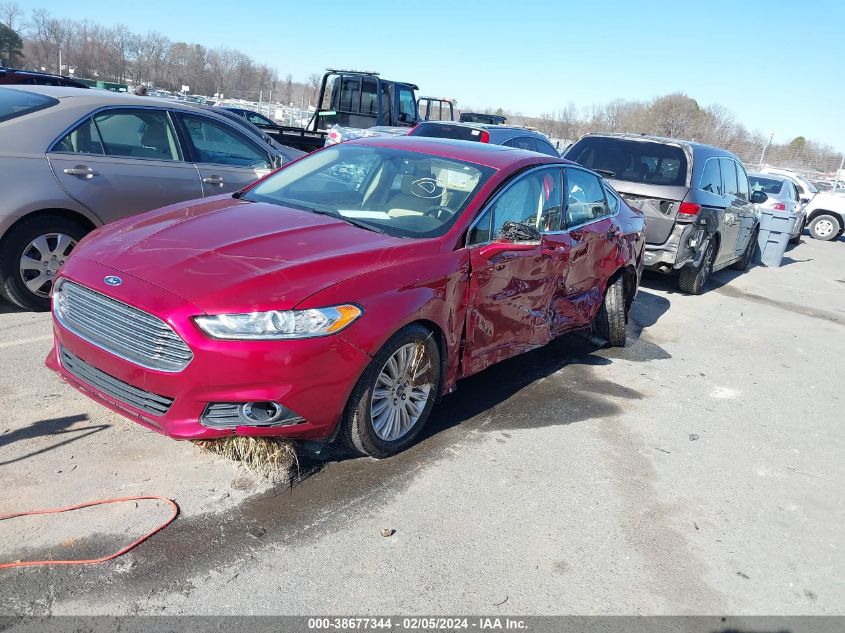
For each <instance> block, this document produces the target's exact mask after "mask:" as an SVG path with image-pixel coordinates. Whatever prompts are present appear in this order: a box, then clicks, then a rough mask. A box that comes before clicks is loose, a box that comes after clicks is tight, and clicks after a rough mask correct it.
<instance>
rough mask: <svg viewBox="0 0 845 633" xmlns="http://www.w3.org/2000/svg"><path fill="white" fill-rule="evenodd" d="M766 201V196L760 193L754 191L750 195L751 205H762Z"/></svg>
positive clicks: (767, 197)
mask: <svg viewBox="0 0 845 633" xmlns="http://www.w3.org/2000/svg"><path fill="white" fill-rule="evenodd" d="M768 199H769V196H767V195H766V194H765V193H763V192H762V191H754V192H752V193H751V202H752V203H753V204H763V203H764V202H765V201H766V200H768Z"/></svg>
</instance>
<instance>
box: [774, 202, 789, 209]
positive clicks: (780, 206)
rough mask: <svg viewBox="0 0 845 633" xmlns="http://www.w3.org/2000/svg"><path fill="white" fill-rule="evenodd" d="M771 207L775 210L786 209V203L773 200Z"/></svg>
mask: <svg viewBox="0 0 845 633" xmlns="http://www.w3.org/2000/svg"><path fill="white" fill-rule="evenodd" d="M772 209H774V210H775V211H786V205H785V204H784V203H783V202H775V203H774V204H773V205H772Z"/></svg>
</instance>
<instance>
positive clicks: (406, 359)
mask: <svg viewBox="0 0 845 633" xmlns="http://www.w3.org/2000/svg"><path fill="white" fill-rule="evenodd" d="M439 387H440V349H439V347H438V345H437V342H436V341H435V340H434V337H433V336H432V334H431V332H430V331H429V330H427V329H426V328H424V327H422V326H421V325H411V326H408V327H406V328H404V329H403V330H400V331H399V332H398V333H397V334H395V335H394V336H393V337H392V338H391V339H390V340H389V341H388V342H387V343H385V344H384V346H383V347H382V348H381V350H379V352H378V354H376V356H375V357H374V358H373V360H372V362H371V363H370V364H369V366H368V367H367V369H366V370H365V371H364V374H363V375H362V376H361V378H360V379H359V380H358V383H357V384H356V385H355V389H354V390H353V391H352V395H351V396H350V397H349V402H348V403H347V406H346V411H345V413H344V419H343V421H342V424H343V430H344V435H345V437H346V440H347V443H348V444H349V445H350V446H351V447H352V448H354V449H355V450H357V451H358V452H360V453H363V454H364V455H369V456H371V457H376V458H383V457H390V456H391V455H394V454H396V453H399V452H401V451H403V450H405V449H406V448H408V447H409V446H410V445H411V444H413V443H414V441H415V440H416V438H417V436H418V435H419V433H420V431H421V430H422V428H423V426H425V423H426V421H427V420H428V416H429V414H430V413H431V409H432V408H433V407H434V401H435V400H436V399H437V390H438V389H439Z"/></svg>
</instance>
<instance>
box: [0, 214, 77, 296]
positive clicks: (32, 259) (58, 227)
mask: <svg viewBox="0 0 845 633" xmlns="http://www.w3.org/2000/svg"><path fill="white" fill-rule="evenodd" d="M86 233H87V231H86V230H85V227H83V226H81V225H80V224H78V223H77V222H74V221H73V220H70V219H68V218H63V217H61V216H57V215H40V216H36V217H32V218H28V219H25V220H22V221H21V222H20V223H18V224H17V225H16V226H15V227H14V228H12V229H11V230H10V231H9V232H8V233H7V234H6V236H5V237H4V238H3V244H2V248H0V295H2V296H3V297H4V298H5V299H8V300H9V301H11V302H12V303H14V304H15V305H17V306H20V307H21V308H24V309H25V310H34V311H36V312H45V311H47V310H49V309H50V296H49V291H50V289H51V287H52V279H49V280H48V279H47V277H44V275H46V274H47V273H48V272H49V273H50V278H52V277H55V273H56V272H57V268H56V266H55V265H54V264H53V263H51V262H53V261H54V260H55V262H62V261H64V258H65V257H67V256H69V255H70V253H71V250H72V249H73V247H74V246H75V244H76V243H78V242H79V240H81V239H82V238H83V237H85V234H86ZM58 236H61V238H62V239H63V240H64V239H66V238H69V240H70V241H69V242H67V244H68V247H67V248H59V242H58ZM42 238H44V240H46V241H41V240H42ZM34 244H40V245H41V248H37V247H35V246H34ZM59 250H61V251H62V252H61V253H59ZM53 253H55V256H53ZM25 255H26V256H27V257H26V259H24V256H25ZM24 262H28V263H29V265H30V268H29V269H27V270H24ZM41 262H43V263H45V264H48V265H47V266H45V267H44V270H43V271H40V270H39V271H35V270H34V269H33V268H32V266H34V264H36V263H39V264H40V263H41ZM38 268H39V269H40V266H38ZM42 272H43V273H44V275H42ZM24 275H26V277H27V280H28V281H29V286H27V280H25V279H24ZM39 278H43V279H44V280H45V281H44V283H43V284H42V285H41V286H40V287H39V288H37V289H35V290H33V289H32V288H33V287H34V286H35V285H36V284H37V283H38V282H37V281H36V280H37V279H39Z"/></svg>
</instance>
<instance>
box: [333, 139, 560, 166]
mask: <svg viewBox="0 0 845 633" xmlns="http://www.w3.org/2000/svg"><path fill="white" fill-rule="evenodd" d="M346 142H347V143H354V144H356V145H375V146H377V147H391V148H394V149H404V150H408V151H412V152H422V153H424V154H431V155H432V156H440V157H441V158H454V159H456V160H463V161H466V162H468V163H476V164H478V165H486V166H487V167H492V168H494V169H501V168H502V167H507V166H510V165H513V164H514V163H518V162H522V161H526V160H528V159H531V160H533V161H535V162H536V163H537V164H540V163H563V164H572V161H570V160H566V159H563V158H555V157H554V156H548V155H546V154H539V153H537V152H529V151H527V150H523V149H516V148H513V147H505V146H504V145H493V144H491V143H479V142H476V141H458V140H453V139H442V138H429V137H422V136H375V137H369V138H362V139H355V140H353V141H346Z"/></svg>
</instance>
